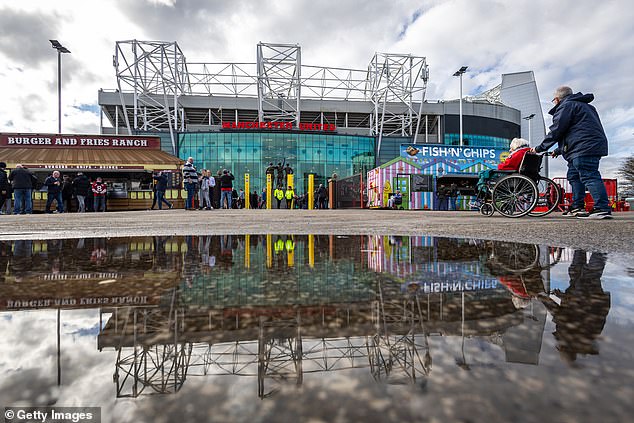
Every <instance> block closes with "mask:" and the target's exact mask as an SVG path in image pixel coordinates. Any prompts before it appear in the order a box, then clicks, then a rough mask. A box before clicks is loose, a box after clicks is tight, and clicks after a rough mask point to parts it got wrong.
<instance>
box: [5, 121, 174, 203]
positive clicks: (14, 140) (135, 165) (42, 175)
mask: <svg viewBox="0 0 634 423" xmlns="http://www.w3.org/2000/svg"><path fill="white" fill-rule="evenodd" d="M0 161H3V162H5V163H6V164H7V176H8V173H9V172H10V171H11V170H12V169H14V168H15V166H16V165H17V164H21V165H22V166H24V167H26V168H27V169H29V170H30V171H31V172H32V173H33V174H34V175H35V176H36V177H37V179H38V182H39V184H40V187H36V189H34V190H33V211H34V212H37V211H44V209H45V205H46V199H47V192H46V187H45V186H44V185H43V183H44V180H45V179H46V177H47V176H48V175H50V174H51V173H52V172H53V171H55V170H58V171H59V172H60V173H61V175H62V177H63V176H64V175H68V176H69V177H70V178H71V179H72V178H74V177H75V176H77V174H78V172H83V173H84V174H85V175H86V176H87V177H88V178H89V179H90V181H91V182H94V181H95V180H96V179H97V178H98V177H101V178H102V180H103V182H104V183H105V184H106V185H107V186H108V191H107V200H106V203H107V205H106V207H107V210H108V211H113V210H145V209H148V208H150V207H151V205H152V197H153V192H152V182H153V180H152V176H153V174H155V173H156V172H157V171H163V172H167V173H168V174H169V177H168V189H167V191H166V193H165V197H166V198H167V199H168V200H169V201H170V202H172V203H174V207H182V206H183V199H182V198H183V195H182V193H181V189H180V187H181V180H182V177H181V166H182V164H183V161H182V160H181V159H179V158H178V157H176V156H173V155H171V154H168V153H166V152H164V151H162V150H161V142H160V138H158V137H146V136H142V137H140V136H110V135H76V134H62V135H60V134H21V133H2V134H0ZM87 201H88V199H87ZM76 207H77V204H76V201H72V208H71V211H75V210H76Z"/></svg>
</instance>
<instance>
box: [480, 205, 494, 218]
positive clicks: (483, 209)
mask: <svg viewBox="0 0 634 423" xmlns="http://www.w3.org/2000/svg"><path fill="white" fill-rule="evenodd" d="M480 213H481V214H482V215H483V216H487V217H490V216H493V213H495V209H494V208H493V206H492V205H491V203H484V204H482V205H481V206H480Z"/></svg>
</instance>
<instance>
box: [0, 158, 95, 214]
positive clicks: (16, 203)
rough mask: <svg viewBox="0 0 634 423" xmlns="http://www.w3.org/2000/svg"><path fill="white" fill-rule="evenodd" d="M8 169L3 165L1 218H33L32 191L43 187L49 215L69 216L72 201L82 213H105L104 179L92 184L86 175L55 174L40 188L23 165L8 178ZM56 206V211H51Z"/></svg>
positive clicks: (79, 173) (36, 180) (17, 166)
mask: <svg viewBox="0 0 634 423" xmlns="http://www.w3.org/2000/svg"><path fill="white" fill-rule="evenodd" d="M6 168H7V165H6V163H4V162H0V214H32V213H33V191H35V190H39V189H42V188H43V187H45V188H44V189H45V190H46V192H47V198H46V205H45V209H44V211H45V212H46V213H68V212H70V211H71V210H72V209H73V208H74V205H73V199H75V200H76V204H77V207H76V210H77V211H78V212H80V213H84V212H87V211H98V212H104V211H106V194H107V190H108V187H107V185H106V184H105V183H104V182H103V180H102V178H101V177H97V178H95V179H94V180H90V179H89V178H88V177H87V176H86V175H84V173H83V172H77V174H76V176H75V177H74V178H71V176H70V175H64V176H61V174H60V172H59V171H58V170H55V171H53V172H52V173H51V174H50V175H48V176H47V177H46V179H45V180H44V183H43V184H41V183H40V181H39V180H38V178H37V177H36V176H35V175H34V174H33V172H31V171H30V170H29V169H27V168H26V167H25V166H23V165H21V164H17V165H16V166H15V169H13V170H11V172H10V173H9V174H8V175H7V171H6ZM12 200H13V206H12V205H11V201H12ZM53 205H55V210H52V207H53Z"/></svg>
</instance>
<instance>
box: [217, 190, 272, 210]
mask: <svg viewBox="0 0 634 423" xmlns="http://www.w3.org/2000/svg"><path fill="white" fill-rule="evenodd" d="M225 198H226V199H227V208H228V209H230V208H231V191H221V193H220V208H222V207H223V206H224V204H225ZM278 208H279V207H278Z"/></svg>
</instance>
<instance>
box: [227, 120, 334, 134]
mask: <svg viewBox="0 0 634 423" xmlns="http://www.w3.org/2000/svg"><path fill="white" fill-rule="evenodd" d="M222 129H276V130H283V131H289V130H295V129H296V130H300V131H320V132H334V131H336V130H337V125H334V124H330V123H305V122H301V123H300V124H299V126H295V123H294V122H222Z"/></svg>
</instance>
